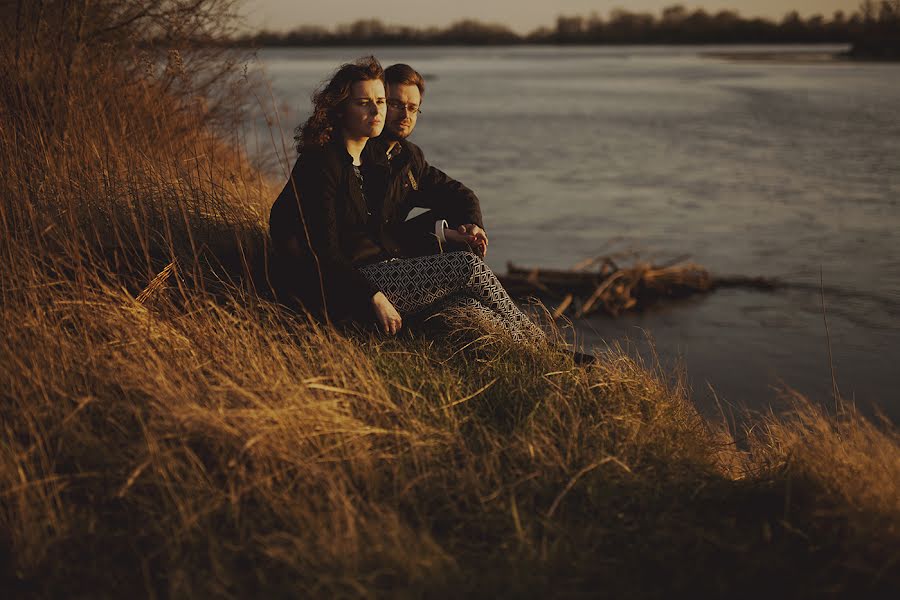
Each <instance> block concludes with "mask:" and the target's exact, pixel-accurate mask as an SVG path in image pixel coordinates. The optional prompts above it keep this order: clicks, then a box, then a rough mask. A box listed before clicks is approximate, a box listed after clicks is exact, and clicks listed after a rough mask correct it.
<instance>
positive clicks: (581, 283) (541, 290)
mask: <svg viewBox="0 0 900 600" xmlns="http://www.w3.org/2000/svg"><path fill="white" fill-rule="evenodd" d="M685 258H686V257H679V258H677V259H675V260H674V261H670V262H668V263H664V264H661V265H654V264H651V263H648V262H636V263H635V264H633V265H631V266H628V267H619V266H618V265H617V264H616V263H615V262H614V261H613V259H612V258H610V257H608V256H601V257H597V258H594V259H588V260H586V261H582V262H580V263H579V264H578V265H576V266H575V268H573V269H572V270H563V269H539V268H526V267H517V266H515V265H513V264H512V263H507V274H506V275H502V276H500V281H501V282H502V283H503V285H504V287H506V289H507V291H509V293H510V294H512V295H513V296H527V295H538V296H543V297H547V298H549V299H551V300H553V301H554V302H556V308H555V309H554V310H553V317H554V318H557V319H558V318H559V317H561V316H563V315H564V314H567V313H568V314H570V315H571V316H573V317H575V318H580V317H584V316H586V315H589V314H591V313H594V312H596V311H598V310H602V311H603V312H605V313H606V314H609V315H612V316H618V315H619V314H621V313H622V312H624V311H627V310H639V309H642V308H645V307H647V306H649V305H650V304H653V303H654V302H657V301H659V300H661V299H664V298H686V297H688V296H693V295H695V294H704V293H709V292H711V291H713V290H715V289H717V288H726V287H727V288H735V287H742V288H750V289H755V290H762V291H772V290H775V289H778V288H780V287H782V286H783V285H784V284H783V283H782V282H781V281H779V280H777V279H770V278H764V277H745V276H740V275H731V276H722V277H717V276H715V277H714V276H713V275H711V274H710V273H709V271H707V270H706V268H704V267H702V266H700V265H697V264H694V263H682V261H683V260H685ZM595 265H599V268H597V269H596V270H588V269H591V267H594V266H595Z"/></svg>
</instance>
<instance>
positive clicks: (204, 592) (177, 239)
mask: <svg viewBox="0 0 900 600" xmlns="http://www.w3.org/2000/svg"><path fill="white" fill-rule="evenodd" d="M5 39H7V40H8V39H14V38H10V37H9V36H7V38H5ZM4 52H5V53H6V54H9V53H10V52H13V50H11V49H10V47H9V46H8V45H7V47H5V48H4ZM34 52H36V50H35V49H33V48H32V49H31V53H30V54H29V56H31V58H32V60H33V61H37V62H39V61H40V60H48V61H52V60H55V59H54V58H53V57H51V56H44V57H43V58H41V57H40V56H37V55H35V54H34ZM37 62H35V63H34V64H37ZM126 62H127V61H126ZM7 64H15V63H9V62H7ZM99 64H102V65H103V68H104V69H105V71H104V72H96V71H95V65H94V63H91V62H89V61H88V62H85V61H75V62H74V66H73V67H72V69H73V72H81V75H82V76H80V77H75V78H72V79H70V80H67V81H68V82H69V83H67V84H66V85H67V87H66V93H67V94H68V95H67V98H68V101H67V102H65V103H57V108H55V109H52V110H51V109H49V108H47V107H46V106H45V105H44V104H41V103H39V102H37V101H36V100H35V98H34V97H33V96H31V95H29V94H28V93H26V92H27V90H26V88H27V89H35V88H40V89H44V90H46V91H47V94H50V92H52V91H53V90H54V89H56V88H54V85H56V83H54V81H45V80H42V79H40V75H39V73H40V72H42V71H41V70H40V69H37V68H35V69H33V70H27V75H28V76H27V77H24V76H23V77H13V76H12V75H14V74H15V73H12V72H10V71H7V72H5V74H4V79H3V82H2V83H3V86H4V87H3V105H2V111H3V113H2V114H3V120H2V122H0V126H2V129H0V153H2V156H0V160H2V163H3V164H4V172H3V176H2V178H0V191H2V199H3V203H2V206H0V227H2V234H0V252H2V261H3V262H2V269H0V294H2V305H0V323H2V326H3V332H4V335H3V337H2V339H0V401H2V406H3V409H2V411H0V428H2V434H0V588H2V589H4V590H7V591H8V592H10V594H9V595H11V596H15V597H44V596H61V595H66V596H89V597H98V596H101V597H105V596H110V597H122V596H127V595H130V594H136V595H141V596H176V597H184V596H212V595H216V596H227V597H248V596H261V595H278V596H290V597H296V596H311V597H317V596H353V597H359V596H364V597H372V596H388V595H390V596H397V595H399V596H422V595H428V596H454V597H455V596H461V595H463V594H467V593H468V594H479V595H484V596H515V597H545V596H548V595H549V596H566V597H567V596H579V595H584V596H597V595H605V594H608V595H620V594H621V595H627V596H632V597H651V596H659V595H663V594H670V593H675V592H687V593H692V594H694V595H706V594H713V593H715V594H720V595H721V594H724V593H737V594H738V595H746V596H751V595H758V594H762V593H778V594H782V595H786V594H793V595H798V596H812V595H815V596H819V595H824V594H829V593H834V594H847V593H849V591H851V590H862V591H864V592H867V593H869V594H876V593H880V592H896V591H897V589H898V587H900V577H898V569H897V558H898V556H897V548H898V541H900V531H898V521H900V507H898V504H897V502H898V498H900V493H898V492H900V490H898V489H897V487H898V483H897V482H898V481H900V460H898V459H900V440H898V437H897V434H896V432H895V430H893V429H892V428H890V427H888V426H876V425H875V424H873V423H871V422H869V421H866V420H864V419H863V418H861V417H859V416H857V415H856V414H854V413H853V412H852V411H850V410H849V409H845V410H843V411H842V412H841V413H839V414H836V415H828V414H824V413H823V412H822V411H820V410H818V409H816V408H814V407H812V406H811V405H809V404H808V403H806V402H805V401H802V400H798V405H797V410H796V412H795V414H793V415H783V416H771V417H768V418H766V419H763V420H762V421H761V422H760V421H756V424H755V425H754V427H753V429H752V430H750V431H748V432H744V433H741V434H740V436H739V437H740V440H741V444H740V446H738V445H737V444H735V443H734V440H733V434H735V433H736V432H729V431H727V430H726V429H725V428H723V427H717V426H714V425H711V424H709V423H707V422H705V421H703V420H702V419H701V418H700V417H699V416H698V414H697V412H696V411H695V410H694V408H693V406H692V405H691V403H690V399H689V390H688V389H686V387H685V385H684V383H683V380H682V379H681V378H679V377H672V376H670V375H669V374H667V373H664V372H662V371H660V370H659V368H658V367H656V366H654V365H653V364H649V365H647V364H643V363H641V362H640V361H639V360H636V359H634V358H629V357H628V356H626V355H625V354H623V353H622V352H620V351H617V350H615V349H611V350H609V351H607V352H605V353H602V356H601V360H600V361H599V362H598V363H597V364H595V365H592V366H590V367H589V368H582V367H576V366H574V365H573V364H572V362H571V358H570V357H568V356H566V355H565V354H562V353H558V352H553V351H543V352H539V351H533V350H529V349H522V348H517V347H515V346H513V345H512V344H510V343H509V341H508V340H506V339H504V338H503V336H501V335H496V334H486V335H485V336H484V337H483V338H482V339H480V340H478V341H477V343H472V344H467V343H466V342H465V341H464V340H459V339H456V338H454V339H453V340H452V341H451V342H449V343H448V342H445V341H442V340H443V338H442V337H441V336H440V335H434V334H428V335H417V336H411V335H406V336H402V337H401V338H399V339H392V340H384V339H381V338H378V337H373V336H370V335H369V334H366V333H355V332H349V333H347V332H339V331H336V330H333V329H325V328H322V327H320V326H319V325H317V324H315V323H313V322H310V321H308V320H307V319H305V318H304V317H303V316H299V315H295V314H291V313H289V312H287V311H285V310H283V309H282V308H280V307H278V306H277V305H274V304H271V303H269V302H268V301H266V300H265V299H264V295H265V294H264V281H265V277H264V275H265V269H264V268H263V267H264V261H263V260H262V259H263V258H264V257H265V244H264V240H265V236H264V216H265V211H266V209H267V207H268V204H269V202H270V201H271V198H272V197H273V195H272V194H273V190H272V189H271V188H270V187H269V186H268V185H267V184H266V183H265V182H263V181H261V179H260V177H259V176H258V174H257V173H256V172H255V171H254V170H253V169H252V168H251V167H250V166H249V165H248V164H247V162H246V160H245V159H244V158H243V157H242V156H241V154H240V152H238V151H237V150H235V149H234V148H235V146H234V145H233V144H232V143H226V142H225V141H223V138H222V135H221V133H219V134H216V131H217V130H216V129H215V123H213V122H212V120H211V118H210V114H209V112H208V111H207V110H206V109H204V108H203V107H202V105H201V104H199V103H197V102H194V101H192V100H190V98H191V96H185V95H183V94H176V93H173V92H172V91H171V90H168V91H167V90H165V89H164V88H165V86H164V85H163V84H162V83H161V82H163V81H164V79H155V78H149V79H145V78H141V79H134V78H132V77H131V76H130V75H128V74H129V73H130V72H129V71H128V70H127V69H125V70H121V71H119V70H116V69H115V68H114V67H115V64H116V63H114V62H110V63H99ZM43 72H45V73H49V72H52V69H44V70H43ZM126 75H128V76H126ZM26 79H27V81H25V80H26ZM79 81H82V82H86V83H84V84H80V83H78V82H79ZM55 93H57V94H59V93H61V91H60V90H59V89H56V92H55ZM50 95H51V96H52V94H50ZM62 105H64V106H65V108H64V109H63V108H59V107H60V106H62ZM55 111H56V112H55ZM59 111H63V112H59ZM63 113H64V114H65V118H64V119H63V118H62V117H61V116H60V115H62V114H63ZM63 121H64V125H61V124H60V123H62V122H63ZM218 131H221V130H218ZM172 264H174V265H176V266H175V267H173V268H170V270H169V271H168V273H169V274H168V275H167V276H160V277H159V278H157V275H159V274H160V273H163V272H165V271H164V268H166V266H167V265H172ZM154 280H155V282H154ZM151 282H154V283H152V284H151ZM141 292H146V293H145V294H143V295H140V293H141ZM139 295H140V301H138V299H137V298H138V297H139ZM470 341H471V340H470Z"/></svg>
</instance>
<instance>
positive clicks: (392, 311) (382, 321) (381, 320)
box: [372, 292, 403, 335]
mask: <svg viewBox="0 0 900 600" xmlns="http://www.w3.org/2000/svg"><path fill="white" fill-rule="evenodd" d="M372 307H373V308H374V309H375V318H376V319H377V320H378V324H379V325H381V329H382V330H383V331H384V332H385V333H387V334H389V335H396V334H397V332H398V331H400V328H401V327H403V319H401V318H400V313H398V312H397V309H396V308H394V305H393V304H391V301H390V300H388V299H387V296H385V295H384V293H383V292H378V293H377V294H375V295H374V296H372Z"/></svg>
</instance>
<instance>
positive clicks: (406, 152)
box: [367, 64, 488, 257]
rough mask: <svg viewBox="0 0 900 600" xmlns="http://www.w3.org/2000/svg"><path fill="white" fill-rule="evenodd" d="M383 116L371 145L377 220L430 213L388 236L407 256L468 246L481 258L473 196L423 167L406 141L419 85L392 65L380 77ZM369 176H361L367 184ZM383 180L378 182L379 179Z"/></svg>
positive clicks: (483, 247)
mask: <svg viewBox="0 0 900 600" xmlns="http://www.w3.org/2000/svg"><path fill="white" fill-rule="evenodd" d="M384 76H385V83H386V88H387V89H386V92H387V105H388V106H387V116H386V119H385V125H384V131H383V133H382V134H381V136H380V137H379V138H377V139H376V140H374V143H373V144H372V146H373V148H374V152H375V153H376V156H375V161H374V162H375V163H376V165H377V167H380V171H381V172H380V173H375V174H374V177H373V178H372V179H374V181H373V184H374V186H373V187H375V188H376V189H381V190H386V191H385V192H384V193H385V196H384V199H383V203H382V211H383V214H382V217H383V219H384V222H385V223H387V222H388V220H389V219H391V217H396V216H400V215H402V217H403V218H404V219H405V218H406V215H408V214H409V212H410V211H411V210H412V209H413V208H416V207H419V208H427V209H430V210H428V211H427V212H426V213H424V214H422V215H419V216H418V217H416V218H415V219H411V220H408V221H406V222H405V223H404V224H403V226H402V227H401V228H400V229H399V230H396V231H394V232H392V233H393V236H391V235H388V236H387V237H389V238H390V237H394V239H395V240H396V241H395V243H396V244H397V246H398V247H401V246H402V247H403V248H404V249H405V252H406V253H407V254H427V253H433V252H435V251H438V250H439V249H443V248H444V247H445V245H446V246H450V247H454V246H455V247H469V248H471V249H472V251H473V252H475V253H476V254H478V255H480V256H481V257H484V256H485V255H486V253H487V247H488V237H487V233H485V231H484V225H483V223H482V220H481V208H480V205H479V202H478V197H477V196H475V194H474V192H472V190H470V189H469V188H467V187H466V186H464V185H463V184H461V183H459V182H458V181H456V180H454V179H451V178H450V177H448V176H447V175H446V174H445V173H443V172H442V171H440V170H439V169H436V168H435V167H433V166H431V165H429V164H428V162H427V161H426V160H425V156H424V154H423V153H422V150H421V149H420V148H419V147H418V146H416V145H415V144H413V143H412V142H410V141H408V139H407V138H408V137H409V136H410V134H412V132H413V130H414V129H415V127H416V122H417V121H418V116H419V113H420V112H421V110H420V107H421V105H422V97H423V96H424V93H425V80H424V79H423V78H422V76H421V75H420V74H419V73H418V72H417V71H416V70H415V69H413V68H412V67H410V66H409V65H405V64H396V65H392V66H390V67H388V68H387V69H385V72H384ZM368 178H369V175H367V179H368ZM381 178H384V179H381Z"/></svg>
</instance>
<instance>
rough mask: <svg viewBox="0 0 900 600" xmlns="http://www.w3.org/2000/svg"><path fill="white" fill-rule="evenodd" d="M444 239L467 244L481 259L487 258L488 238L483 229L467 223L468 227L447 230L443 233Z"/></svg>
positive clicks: (462, 226) (461, 226)
mask: <svg viewBox="0 0 900 600" xmlns="http://www.w3.org/2000/svg"><path fill="white" fill-rule="evenodd" d="M444 237H446V238H447V239H448V240H450V241H451V242H458V243H461V244H469V245H470V246H472V249H473V250H474V251H475V254H478V255H479V256H480V257H481V258H484V257H485V256H487V247H488V237H487V233H485V231H484V229H482V228H481V227H479V226H478V225H475V224H474V223H469V224H468V225H460V226H459V227H458V228H456V229H447V230H445V231H444Z"/></svg>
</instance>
